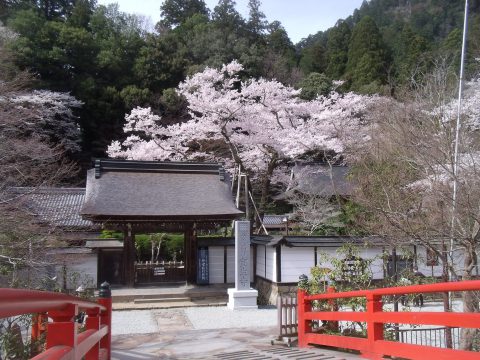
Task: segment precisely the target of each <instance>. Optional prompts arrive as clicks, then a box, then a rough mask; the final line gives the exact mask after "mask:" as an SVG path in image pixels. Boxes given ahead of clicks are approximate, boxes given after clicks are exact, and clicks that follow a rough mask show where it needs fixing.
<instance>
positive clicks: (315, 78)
mask: <svg viewBox="0 0 480 360" xmlns="http://www.w3.org/2000/svg"><path fill="white" fill-rule="evenodd" d="M299 85H300V87H301V88H302V92H301V93H300V98H302V99H304V100H313V99H315V98H316V97H318V96H320V95H325V96H326V95H328V94H329V93H330V91H332V80H330V79H329V78H328V77H326V76H325V74H319V73H315V72H312V73H310V74H309V75H308V76H307V77H306V78H305V79H303V80H302V81H301V82H300V84H299Z"/></svg>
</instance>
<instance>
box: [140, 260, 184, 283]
mask: <svg viewBox="0 0 480 360" xmlns="http://www.w3.org/2000/svg"><path fill="white" fill-rule="evenodd" d="M181 281H185V263H184V262H183V261H156V262H152V261H144V262H142V261H137V262H135V283H136V284H139V285H141V284H155V283H168V282H181Z"/></svg>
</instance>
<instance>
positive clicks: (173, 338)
mask: <svg viewBox="0 0 480 360" xmlns="http://www.w3.org/2000/svg"><path fill="white" fill-rule="evenodd" d="M177 329H178V327H177ZM275 332H276V328H255V329H251V328H243V329H217V330H170V329H165V330H163V331H160V332H159V333H157V334H144V335H119V336H115V337H113V340H112V348H113V350H112V360H149V359H168V360H170V359H171V360H173V359H175V360H176V359H179V360H180V359H185V360H186V359H192V360H193V359H198V360H200V359H203V360H206V359H228V360H237V359H238V360H240V359H250V360H253V359H258V360H261V359H290V360H293V359H298V360H300V359H309V360H313V359H319V360H326V359H331V360H340V359H345V360H353V359H360V356H358V355H354V354H348V353H341V352H334V351H331V350H325V349H316V348H310V349H298V348H287V347H286V346H285V345H275V346H272V345H271V340H272V339H274V338H275Z"/></svg>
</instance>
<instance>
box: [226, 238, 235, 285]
mask: <svg viewBox="0 0 480 360" xmlns="http://www.w3.org/2000/svg"><path fill="white" fill-rule="evenodd" d="M234 282H235V247H234V246H229V247H227V283H234Z"/></svg>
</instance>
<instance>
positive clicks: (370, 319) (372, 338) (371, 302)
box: [362, 293, 383, 359]
mask: <svg viewBox="0 0 480 360" xmlns="http://www.w3.org/2000/svg"><path fill="white" fill-rule="evenodd" d="M366 297H367V308H366V315H367V341H368V351H362V357H365V358H367V359H383V354H379V353H377V352H376V351H375V344H377V341H379V340H383V323H378V322H376V321H375V313H378V312H382V311H383V305H382V296H381V295H374V294H373V293H368V294H367V296H366Z"/></svg>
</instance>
